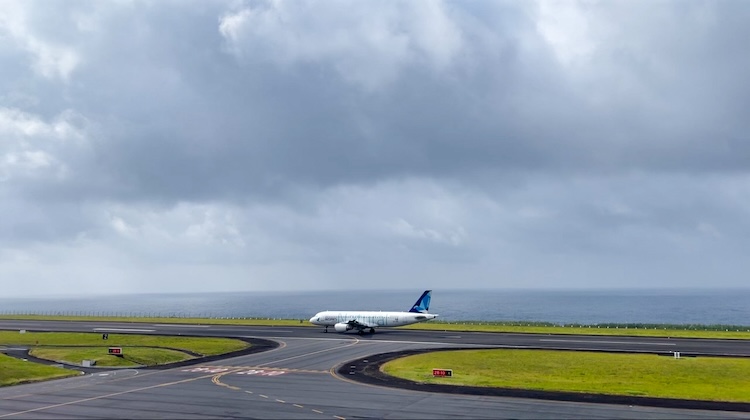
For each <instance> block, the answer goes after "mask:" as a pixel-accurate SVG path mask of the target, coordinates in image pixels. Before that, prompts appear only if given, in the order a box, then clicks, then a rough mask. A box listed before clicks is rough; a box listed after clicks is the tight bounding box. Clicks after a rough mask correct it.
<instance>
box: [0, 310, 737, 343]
mask: <svg viewBox="0 0 750 420" xmlns="http://www.w3.org/2000/svg"><path fill="white" fill-rule="evenodd" d="M0 319H18V320H55V321H110V322H131V323H152V324H153V323H164V324H198V325H253V326H277V327H278V326H284V327H289V326H295V327H315V328H320V327H318V326H316V325H312V324H310V323H309V322H307V320H299V319H270V318H231V319H230V318H180V317H113V316H70V315H0ZM400 328H408V329H415V330H433V331H434V330H438V331H479V332H507V333H532V334H585V335H628V336H640V337H675V338H677V337H679V338H719V339H744V340H748V339H750V326H745V325H693V324H689V325H688V324H686V325H680V324H600V325H578V324H575V325H564V326H562V325H555V324H553V323H549V322H519V321H498V322H478V321H458V322H448V321H441V320H435V321H430V322H423V323H419V324H413V325H408V326H405V327H400Z"/></svg>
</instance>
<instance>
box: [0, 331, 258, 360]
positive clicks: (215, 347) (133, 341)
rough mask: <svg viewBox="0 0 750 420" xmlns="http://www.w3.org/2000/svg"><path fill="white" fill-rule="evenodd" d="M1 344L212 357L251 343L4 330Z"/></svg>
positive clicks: (192, 338)
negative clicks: (133, 349) (160, 351)
mask: <svg viewBox="0 0 750 420" xmlns="http://www.w3.org/2000/svg"><path fill="white" fill-rule="evenodd" d="M0 344H10V345H23V346H57V347H60V346H84V347H92V346H104V347H162V348H172V349H180V350H184V351H190V352H193V353H197V354H201V355H204V356H211V355H216V354H223V353H229V352H232V351H236V350H242V349H244V348H247V347H248V344H247V343H246V342H244V341H241V340H235V339H231V338H214V337H182V336H178V337H175V336H157V335H137V334H112V333H109V339H108V340H102V335H101V334H97V333H57V332H26V333H25V334H21V333H19V332H18V331H0Z"/></svg>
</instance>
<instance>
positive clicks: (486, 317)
mask: <svg viewBox="0 0 750 420" xmlns="http://www.w3.org/2000/svg"><path fill="white" fill-rule="evenodd" d="M421 292H422V290H408V291H405V290H373V291H314V292H309V291H305V292H232V293H170V294H133V295H116V296H80V297H49V298H0V316H1V315H3V314H42V315H96V316H104V315H111V316H135V317H138V316H163V317H203V318H272V319H301V320H307V319H309V318H310V317H312V316H313V315H314V314H315V313H317V312H319V311H323V310H384V311H401V310H404V311H405V310H408V309H409V308H410V307H411V304H412V303H413V302H414V301H415V300H416V299H417V298H418V297H419V295H420V293H421ZM430 312H431V313H437V314H439V315H440V318H439V319H440V320H443V321H449V322H457V321H484V322H487V321H527V322H551V323H555V324H588V325H594V324H605V323H618V324H628V323H653V324H704V325H717V324H718V325H743V326H747V325H750V289H720V290H698V289H680V290H674V289H670V290H652V289H649V290H632V289H627V290H625V289H622V290H575V291H571V290H498V289H494V290H434V291H433V292H432V304H431V307H430Z"/></svg>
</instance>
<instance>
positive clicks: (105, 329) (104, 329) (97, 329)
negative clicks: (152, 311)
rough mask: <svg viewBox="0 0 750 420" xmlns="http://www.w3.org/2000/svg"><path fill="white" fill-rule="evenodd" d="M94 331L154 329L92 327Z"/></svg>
mask: <svg viewBox="0 0 750 420" xmlns="http://www.w3.org/2000/svg"><path fill="white" fill-rule="evenodd" d="M94 331H122V332H125V331H127V332H154V331H156V330H146V329H141V328H94Z"/></svg>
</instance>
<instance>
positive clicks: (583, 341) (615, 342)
mask: <svg viewBox="0 0 750 420" xmlns="http://www.w3.org/2000/svg"><path fill="white" fill-rule="evenodd" d="M539 341H553V342H557V343H588V344H629V345H633V344H638V345H642V346H676V345H677V344H675V343H644V342H640V341H599V340H563V339H553V338H542V339H539Z"/></svg>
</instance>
